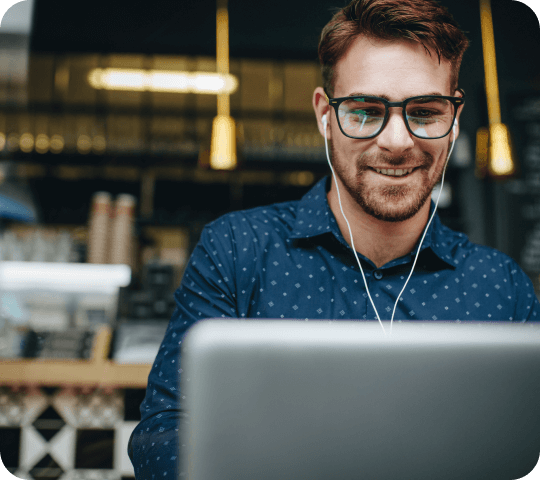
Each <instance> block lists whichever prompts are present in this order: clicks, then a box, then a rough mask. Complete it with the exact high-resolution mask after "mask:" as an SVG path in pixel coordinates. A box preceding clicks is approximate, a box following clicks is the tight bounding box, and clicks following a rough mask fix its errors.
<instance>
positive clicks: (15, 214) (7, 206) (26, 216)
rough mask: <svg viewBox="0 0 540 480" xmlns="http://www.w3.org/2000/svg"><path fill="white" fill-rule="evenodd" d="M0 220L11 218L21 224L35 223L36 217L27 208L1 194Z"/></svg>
mask: <svg viewBox="0 0 540 480" xmlns="http://www.w3.org/2000/svg"><path fill="white" fill-rule="evenodd" d="M0 218H9V219H11V220H18V221H20V222H28V223H30V222H35V221H36V217H35V214H34V212H33V211H32V210H30V209H29V208H28V207H27V206H25V205H23V204H21V203H19V202H17V201H15V200H13V199H11V198H9V197H6V196H5V195H1V194H0Z"/></svg>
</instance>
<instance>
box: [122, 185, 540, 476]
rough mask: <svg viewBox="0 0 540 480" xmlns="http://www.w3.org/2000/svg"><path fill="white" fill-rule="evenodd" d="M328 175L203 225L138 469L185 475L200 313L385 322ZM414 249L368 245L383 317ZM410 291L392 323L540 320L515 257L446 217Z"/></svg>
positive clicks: (140, 434) (151, 386) (157, 375)
mask: <svg viewBox="0 0 540 480" xmlns="http://www.w3.org/2000/svg"><path fill="white" fill-rule="evenodd" d="M329 180H330V179H329V177H326V178H324V179H322V180H321V181H320V182H318V183H317V184H316V185H315V186H314V187H313V188H312V189H311V190H310V191H309V192H308V193H307V194H306V195H305V196H304V197H303V198H302V199H301V200H300V201H293V202H285V203H280V204H275V205H271V206H267V207H258V208H254V209H251V210H246V211H241V212H234V213H230V214H227V215H224V216H223V217H221V218H218V219H217V220H215V221H214V222H212V223H210V224H209V225H207V226H206V227H205V229H204V230H203V233H202V235H201V239H200V241H199V244H198V245H197V247H196V248H195V250H194V252H193V255H192V257H191V259H190V261H189V263H188V265H187V267H186V270H185V273H184V276H183V279H182V284H181V286H180V288H179V289H178V290H177V291H176V292H175V299H176V304H177V307H176V310H175V313H174V314H173V317H172V319H171V321H170V323H169V326H168V329H167V332H166V334H165V338H164V340H163V343H162V345H161V347H160V350H159V353H158V355H157V358H156V361H155V362H154V365H153V367H152V370H151V372H150V375H149V378H148V388H147V394H146V398H145V400H144V402H143V403H142V405H141V416H142V421H141V423H140V424H139V425H138V426H137V427H136V428H135V430H134V432H133V434H132V441H131V443H130V449H129V455H130V457H131V459H132V462H133V465H134V468H135V473H136V477H137V478H141V479H143V478H145V479H146V478H148V479H151V478H153V477H152V476H153V475H155V478H163V476H164V474H165V472H167V473H168V475H167V478H169V477H171V478H177V477H178V471H177V470H176V469H177V461H178V459H177V456H178V431H179V428H180V426H179V422H180V418H181V415H182V414H181V412H180V408H179V404H180V402H179V397H180V395H179V386H178V377H179V374H181V372H182V371H181V368H180V347H181V344H182V337H183V335H184V333H185V332H186V330H187V329H188V328H189V327H190V326H191V325H193V324H194V323H195V322H196V321H198V320H202V319H205V318H216V317H225V318H226V317H232V318H249V317H251V318H261V319H264V318H268V319H272V318H277V319H279V318H289V319H338V320H346V319H351V320H356V321H358V320H369V321H373V320H375V321H376V316H375V311H374V310H373V307H372V306H371V303H370V301H369V299H368V296H367V294H366V291H365V286H364V282H363V279H362V275H361V273H360V269H359V268H358V264H357V263H356V260H355V258H354V255H353V252H352V251H351V249H350V247H349V245H348V244H347V242H346V241H345V239H344V238H343V236H342V234H341V232H340V230H339V227H338V225H337V223H336V219H335V217H334V214H333V213H332V211H331V210H330V207H329V205H328V201H327V197H326V194H327V191H328V189H329V186H330V183H329ZM433 208H434V204H433V203H431V212H433ZM415 254H416V249H415V250H414V251H413V252H411V253H410V254H408V255H405V256H403V257H401V258H397V259H395V260H392V261H391V262H389V263H387V264H386V265H384V266H382V267H381V268H379V269H377V268H376V267H375V265H374V264H373V263H372V262H371V261H370V260H368V259H367V258H366V257H364V256H362V255H359V258H360V260H361V262H362V267H363V268H364V272H365V273H366V280H367V283H368V286H369V290H370V293H371V296H372V297H373V301H374V302H375V305H376V307H377V310H378V311H379V313H380V315H381V320H383V321H384V320H389V319H390V317H391V315H392V309H393V306H394V303H395V301H396V296H397V295H398V294H399V292H400V290H401V289H402V288H403V285H404V283H405V280H406V279H407V276H408V274H409V272H410V270H411V267H412V262H413V259H414V255H415ZM375 272H377V273H376V274H375ZM378 277H380V278H379V279H377V278H378ZM402 298H403V300H401V301H400V302H398V306H397V310H396V315H395V321H399V320H434V321H436V320H447V321H455V320H458V319H459V320H461V321H467V320H471V321H473V320H474V321H479V320H483V321H514V322H523V321H540V304H539V302H538V299H537V298H536V295H535V293H534V289H533V286H532V283H531V281H530V279H529V278H528V277H527V275H526V274H525V273H524V272H523V271H522V269H521V268H520V267H519V266H518V265H517V263H516V262H515V261H514V260H512V259H511V258H510V257H508V256H507V255H505V254H503V253H501V252H499V251H497V250H494V249H493V248H489V247H485V246H481V245H476V244H473V243H472V242H470V241H469V239H468V238H467V236H466V235H464V234H463V233H458V232H455V231H453V230H451V229H449V228H448V227H446V226H444V225H443V224H442V223H441V221H440V219H439V217H438V215H436V216H435V217H434V220H433V222H432V224H431V225H430V227H429V229H428V232H427V234H426V238H425V240H424V242H423V244H422V249H421V252H420V255H419V257H418V263H417V265H416V268H415V271H414V274H413V275H412V277H411V279H410V281H409V283H408V285H407V288H406V290H405V291H404V292H403V295H402Z"/></svg>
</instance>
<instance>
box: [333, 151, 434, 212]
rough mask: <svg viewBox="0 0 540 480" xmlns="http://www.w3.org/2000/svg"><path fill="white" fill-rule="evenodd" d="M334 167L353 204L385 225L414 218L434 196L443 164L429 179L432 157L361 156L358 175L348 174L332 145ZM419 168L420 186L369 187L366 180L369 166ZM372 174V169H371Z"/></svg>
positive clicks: (343, 160)
mask: <svg viewBox="0 0 540 480" xmlns="http://www.w3.org/2000/svg"><path fill="white" fill-rule="evenodd" d="M330 150H331V153H332V166H333V168H334V170H335V172H336V175H337V176H338V177H339V179H340V180H341V183H342V184H343V185H344V187H345V189H346V190H347V192H348V193H349V195H350V196H351V197H352V198H353V199H354V201H355V202H356V203H357V204H358V205H359V206H360V207H361V208H362V209H363V210H364V211H365V212H366V213H367V214H368V215H371V216H372V217H374V218H376V219H378V220H382V221H385V222H403V221H405V220H408V219H410V218H412V217H414V216H415V215H416V214H417V213H418V212H419V211H420V209H421V208H422V207H423V206H424V205H425V203H426V201H427V200H428V199H429V198H430V197H431V192H432V191H433V188H434V187H435V185H436V184H437V183H438V182H439V181H440V180H441V177H442V175H443V171H444V164H443V166H442V167H441V168H440V170H439V171H438V172H436V174H435V175H434V177H433V180H431V181H430V179H429V170H430V168H431V167H432V166H433V163H434V158H433V155H431V154H430V153H427V152H423V153H422V155H421V157H420V158H418V156H411V155H406V156H402V157H389V156H387V155H365V154H364V155H362V156H361V157H360V159H358V160H357V161H356V172H355V173H349V172H347V169H346V168H345V165H346V162H347V160H346V159H340V158H339V156H338V154H337V152H336V151H335V149H334V145H333V143H332V142H331V143H330ZM411 163H412V164H414V165H419V168H418V170H417V171H415V172H414V173H415V175H420V176H421V184H420V186H418V185H417V184H415V185H386V186H383V185H375V186H373V185H368V182H366V180H365V176H366V175H367V174H369V175H373V173H368V170H371V169H370V167H369V165H391V166H393V167H395V168H399V167H400V165H407V164H409V165H410V164H411ZM371 172H373V170H371Z"/></svg>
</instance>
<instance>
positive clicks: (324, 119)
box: [322, 114, 457, 335]
mask: <svg viewBox="0 0 540 480" xmlns="http://www.w3.org/2000/svg"><path fill="white" fill-rule="evenodd" d="M322 121H323V126H324V144H325V147H326V158H327V160H328V165H329V166H330V170H331V171H332V176H333V178H334V183H335V185H336V192H337V195H338V202H339V208H340V210H341V214H342V215H343V218H344V219H345V223H346V224H347V228H348V230H349V236H350V239H351V247H352V251H353V253H354V256H355V258H356V262H357V263H358V267H359V268H360V272H361V273H362V278H363V280H364V285H365V287H366V292H367V295H368V297H369V300H370V302H371V305H372V306H373V310H375V315H377V320H378V321H379V323H380V325H381V328H382V330H383V332H384V334H385V335H386V330H385V329H384V325H383V324H382V321H381V317H380V316H379V312H378V311H377V308H376V307H375V303H374V302H373V299H372V298H371V294H370V293H369V288H368V286H367V281H366V277H365V275H364V270H363V268H362V264H361V263H360V259H359V258H358V254H357V253H356V248H355V246H354V240H353V235H352V230H351V226H350V224H349V221H348V220H347V217H346V216H345V212H344V211H343V206H342V205H341V195H340V193H339V187H338V184H337V179H336V174H335V172H334V168H333V167H332V162H331V161H330V154H329V152H328V139H327V137H326V127H327V122H328V120H327V116H326V114H325V115H323V120H322ZM456 124H457V123H456V122H454V125H453V128H452V132H453V134H454V135H453V136H454V138H453V140H452V146H451V148H450V152H449V153H448V156H447V157H446V161H445V163H444V169H443V174H442V180H441V188H440V190H439V194H438V196H437V201H436V202H435V208H434V209H433V213H432V214H431V217H430V219H429V221H428V223H427V225H426V227H425V228H424V233H423V235H422V239H421V240H420V245H419V246H418V250H417V252H416V256H415V258H414V262H413V266H412V268H411V272H410V273H409V276H408V277H407V280H406V281H405V285H403V288H402V289H401V292H399V295H398V296H397V299H396V303H395V304H394V310H393V311H392V317H391V319H390V333H392V326H393V322H394V315H395V313H396V308H397V304H398V302H399V299H400V298H401V294H402V293H403V292H404V290H405V287H406V286H407V284H408V283H409V280H410V278H411V276H412V274H413V271H414V268H415V266H416V261H417V260H418V255H419V254H420V250H421V248H422V243H424V238H425V236H426V233H427V231H428V229H429V226H430V225H431V222H432V220H433V218H434V216H435V212H436V211H437V207H438V205H439V199H440V198H441V193H442V189H443V186H444V176H445V173H446V167H447V166H448V160H449V159H450V155H452V150H453V149H454V144H455V142H456V135H455V127H456Z"/></svg>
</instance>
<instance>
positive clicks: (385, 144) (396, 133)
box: [377, 107, 414, 154]
mask: <svg viewBox="0 0 540 480" xmlns="http://www.w3.org/2000/svg"><path fill="white" fill-rule="evenodd" d="M377 145H378V146H379V147H380V148H382V149H383V150H387V151H388V152H389V153H393V154H400V153H402V152H405V151H407V150H409V149H410V148H412V147H413V146H414V141H413V139H412V134H411V133H410V132H409V131H408V130H407V126H406V125H405V120H404V119H403V113H402V109H401V108H399V107H398V108H391V109H390V110H389V116H388V123H387V124H386V125H385V127H384V129H383V131H382V132H381V133H379V135H377Z"/></svg>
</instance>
